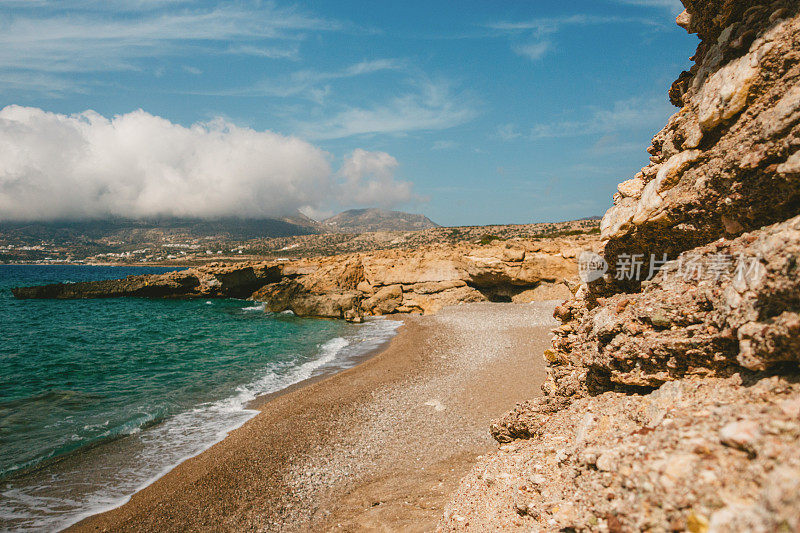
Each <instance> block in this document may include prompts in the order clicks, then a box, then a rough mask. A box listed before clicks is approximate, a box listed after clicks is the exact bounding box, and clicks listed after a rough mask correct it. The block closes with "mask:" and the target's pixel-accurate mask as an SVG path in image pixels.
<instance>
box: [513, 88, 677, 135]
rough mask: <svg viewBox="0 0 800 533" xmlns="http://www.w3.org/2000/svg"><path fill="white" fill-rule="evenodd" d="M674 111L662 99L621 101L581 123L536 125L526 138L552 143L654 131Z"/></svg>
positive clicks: (568, 121)
mask: <svg viewBox="0 0 800 533" xmlns="http://www.w3.org/2000/svg"><path fill="white" fill-rule="evenodd" d="M674 110H675V109H674V108H673V107H672V106H671V105H670V104H669V102H667V101H666V99H665V98H653V99H645V98H632V99H629V100H620V101H617V102H615V103H614V104H613V106H612V107H610V108H607V109H594V110H593V111H591V112H590V113H589V114H588V116H587V117H586V118H583V119H579V120H563V121H556V122H549V123H542V124H535V125H533V127H532V128H531V131H530V135H528V138H530V139H534V140H535V139H553V138H559V137H577V136H581V135H598V134H606V133H613V132H617V131H621V130H631V129H636V128H656V127H658V125H659V124H662V123H663V122H664V119H665V118H666V117H669V115H670V114H671V113H672V112H674Z"/></svg>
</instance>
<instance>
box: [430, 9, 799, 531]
mask: <svg viewBox="0 0 800 533" xmlns="http://www.w3.org/2000/svg"><path fill="white" fill-rule="evenodd" d="M684 5H685V6H686V11H685V12H683V13H682V14H681V15H680V16H679V17H678V24H679V25H681V26H682V27H684V28H686V29H687V31H689V32H691V33H697V34H698V36H699V37H700V39H701V43H700V45H699V47H698V49H697V53H696V54H695V56H694V58H693V59H694V61H695V65H694V66H693V67H692V68H691V69H690V70H689V71H687V72H684V73H682V74H681V75H680V77H679V78H678V80H677V81H676V82H675V83H674V84H673V86H672V88H671V90H670V94H669V96H670V99H671V100H672V102H673V103H674V104H675V105H676V106H677V107H679V108H680V110H679V111H678V112H677V113H676V114H675V115H673V117H672V118H671V119H670V120H669V122H668V124H667V126H666V127H665V128H664V129H663V130H662V131H661V132H659V133H658V134H657V135H656V136H655V138H654V139H653V142H652V144H651V146H650V147H649V148H648V153H649V154H650V156H651V157H650V164H648V165H647V166H646V167H645V168H643V169H642V171H641V172H640V173H638V174H637V175H636V176H634V177H633V178H632V179H630V180H628V181H625V182H623V183H621V184H620V185H619V187H618V193H617V194H616V195H615V196H614V206H613V207H612V208H611V209H610V210H609V211H608V212H607V213H606V215H605V217H604V218H603V221H602V223H601V230H602V245H601V251H600V256H601V257H602V259H603V260H604V261H605V266H607V272H605V274H604V273H603V270H602V269H599V267H598V265H600V264H602V263H601V262H600V261H598V259H599V258H596V259H595V260H594V261H593V262H592V268H590V269H586V271H585V273H586V274H588V275H587V277H586V281H587V283H586V284H584V285H582V286H581V287H580V289H578V291H577V293H576V296H575V298H573V299H571V300H569V301H568V302H566V303H565V304H564V305H562V306H560V307H559V308H558V309H557V310H556V313H555V315H556V318H558V319H559V320H560V321H561V326H560V327H559V328H557V329H556V331H555V335H556V336H555V339H554V341H553V347H552V349H550V350H548V351H547V352H545V354H544V355H545V358H546V359H547V361H548V364H549V366H548V378H547V380H546V382H545V384H544V386H543V391H544V396H543V397H541V398H536V399H533V400H529V401H527V402H524V403H521V404H519V405H518V406H517V408H516V409H515V410H514V411H512V412H511V413H509V414H507V415H506V416H504V417H502V418H501V419H499V420H497V421H495V422H494V423H493V424H492V426H491V432H492V434H493V435H494V437H495V438H496V439H497V440H498V441H499V442H500V443H502V445H501V447H500V450H499V451H498V452H496V453H494V454H491V455H490V456H488V457H486V458H484V459H483V460H482V461H481V462H480V464H479V465H477V466H476V468H475V469H474V470H473V472H472V473H471V474H470V475H469V476H467V477H466V478H465V479H464V480H463V481H462V483H461V485H460V488H459V490H458V492H457V493H456V495H455V496H454V498H453V500H452V502H451V503H450V504H449V505H448V507H447V509H446V511H445V514H444V517H443V519H442V523H441V529H442V530H464V529H467V530H475V531H487V530H525V531H530V530H532V529H533V530H546V531H686V530H688V531H692V532H707V531H716V532H723V531H725V532H728V531H764V532H766V531H799V530H800V490H799V489H800V453H798V448H797V441H798V438H799V437H800V385H798V382H800V372H799V371H798V362H800V284H799V283H800V282H798V280H800V216H798V215H800V15H798V11H799V10H800V5H798V3H797V2H796V1H790V0H778V1H773V2H765V1H743V0H705V1H699V0H684ZM592 274H596V275H592ZM603 274H604V275H603ZM595 278H596V279H595Z"/></svg>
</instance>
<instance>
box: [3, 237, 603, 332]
mask: <svg viewBox="0 0 800 533" xmlns="http://www.w3.org/2000/svg"><path fill="white" fill-rule="evenodd" d="M597 242H598V241H597V239H596V238H595V237H592V236H587V235H581V236H571V237H563V238H551V239H544V240H523V239H512V240H508V241H497V240H494V241H491V242H490V243H489V244H485V245H481V244H466V243H464V244H458V245H442V244H439V245H429V246H423V247H420V248H418V249H414V250H379V251H375V252H368V253H356V254H346V255H339V256H331V257H319V258H311V259H300V260H296V261H273V262H256V263H234V264H222V263H212V264H210V265H207V266H203V267H197V268H190V269H186V270H182V271H178V272H170V273H167V274H159V275H143V276H130V277H128V278H126V279H123V280H110V281H97V282H85V283H66V284H54V285H45V286H38V287H21V288H16V289H14V290H13V293H14V295H15V296H16V297H17V298H109V297H122V296H133V297H150V298H217V297H218V298H251V299H253V300H257V301H263V302H265V303H266V307H267V309H268V310H269V311H273V312H281V311H285V310H290V311H293V312H294V313H295V314H297V315H298V316H315V317H326V318H345V319H348V320H354V321H359V320H361V319H362V318H363V317H364V316H368V315H385V314H390V313H434V312H436V311H438V310H439V309H440V308H442V307H443V306H446V305H453V304H457V303H460V302H477V301H516V302H529V301H533V300H549V299H561V300H565V299H567V298H569V297H571V296H572V292H571V290H570V287H572V288H576V287H577V285H576V284H575V283H574V282H571V281H570V280H573V279H574V278H576V277H577V273H578V270H577V257H578V255H579V253H580V252H581V251H582V250H587V249H593V248H596V247H597Z"/></svg>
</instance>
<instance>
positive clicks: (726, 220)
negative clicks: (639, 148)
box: [593, 0, 800, 295]
mask: <svg viewBox="0 0 800 533" xmlns="http://www.w3.org/2000/svg"><path fill="white" fill-rule="evenodd" d="M686 5H687V11H688V14H687V15H684V16H683V19H684V22H686V20H690V22H689V23H688V27H689V28H690V31H692V32H697V33H698V34H699V35H700V36H701V38H702V39H703V41H702V43H701V44H700V46H699V48H698V51H697V54H696V55H695V59H696V61H697V63H696V64H695V66H694V67H693V68H692V69H691V70H690V71H688V72H685V73H684V74H683V75H682V76H681V78H680V79H679V80H678V81H677V82H676V85H675V86H673V90H672V96H673V102H675V103H676V105H678V106H679V107H681V109H680V111H678V112H677V113H676V114H675V115H674V116H673V117H672V118H671V119H670V121H669V123H668V124H667V126H666V127H665V128H664V129H663V130H662V131H661V132H659V133H658V134H657V135H656V136H655V138H654V139H653V143H652V145H651V146H650V148H649V149H648V152H649V153H650V154H651V158H650V159H651V162H650V164H649V165H647V166H646V167H644V168H643V169H642V171H641V172H640V173H639V175H637V176H636V177H635V178H634V179H633V180H629V181H627V182H625V183H623V184H622V185H621V186H620V189H619V194H618V195H617V196H616V197H615V205H614V208H612V209H611V210H610V211H609V212H608V213H607V214H606V216H605V217H604V219H603V222H602V231H603V238H604V239H606V241H607V242H606V244H605V249H604V255H605V257H606V259H607V260H608V261H609V263H610V265H611V272H610V274H611V278H613V275H614V266H615V264H616V259H617V257H618V256H619V255H620V254H633V253H642V254H644V255H645V258H646V259H647V258H649V257H650V254H651V253H656V252H658V253H667V254H668V255H669V257H670V258H672V259H674V258H676V257H677V256H678V254H680V253H681V252H683V251H685V250H689V249H691V248H694V247H696V246H700V245H702V244H705V243H708V242H710V241H712V240H715V239H717V238H721V237H735V236H738V235H741V234H742V233H745V232H747V231H753V230H755V229H758V228H760V227H762V226H765V225H769V224H773V223H776V222H780V221H782V220H786V219H787V218H790V217H792V216H795V215H797V214H800V172H798V169H797V168H796V167H797V162H798V161H800V160H798V159H797V158H798V157H799V156H798V155H797V154H798V150H800V19H798V17H797V10H798V5H797V2H794V1H790V0H786V1H777V2H743V1H734V0H716V1H703V2H700V1H687V2H686ZM712 13H713V14H714V15H713V16H711V14H712ZM706 16H711V18H710V19H706V18H705V17H706ZM659 257H660V256H659ZM645 266H647V265H645ZM606 281H607V283H606V284H603V283H597V284H595V285H594V286H593V290H594V292H595V293H597V294H599V295H603V294H609V293H613V292H616V291H617V290H620V289H622V290H636V289H637V286H636V284H635V283H631V282H626V283H617V282H614V281H613V279H608V280H606ZM605 285H610V286H605Z"/></svg>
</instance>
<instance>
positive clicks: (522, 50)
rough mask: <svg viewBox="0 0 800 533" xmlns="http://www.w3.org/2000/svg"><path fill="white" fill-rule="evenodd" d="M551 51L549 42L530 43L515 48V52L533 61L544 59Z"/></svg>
mask: <svg viewBox="0 0 800 533" xmlns="http://www.w3.org/2000/svg"><path fill="white" fill-rule="evenodd" d="M549 50H550V43H549V42H548V41H541V42H538V43H528V44H523V45H519V46H515V47H514V51H515V52H517V53H518V54H519V55H521V56H524V57H527V58H528V59H531V60H533V61H536V60H538V59H541V58H543V57H544V55H545V54H546V53H547V52H548V51H549Z"/></svg>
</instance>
